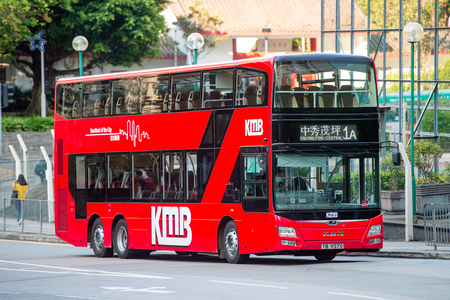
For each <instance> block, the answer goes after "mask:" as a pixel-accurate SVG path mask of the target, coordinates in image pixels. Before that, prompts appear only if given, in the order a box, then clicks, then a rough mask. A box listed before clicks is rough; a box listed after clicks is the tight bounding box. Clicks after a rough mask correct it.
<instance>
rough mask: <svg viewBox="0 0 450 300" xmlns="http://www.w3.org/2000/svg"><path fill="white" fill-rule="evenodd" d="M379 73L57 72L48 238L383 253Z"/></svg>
mask: <svg viewBox="0 0 450 300" xmlns="http://www.w3.org/2000/svg"><path fill="white" fill-rule="evenodd" d="M375 74H376V73H375V68H374V63H373V61H372V60H371V59H370V58H368V57H364V56H356V55H343V54H295V55H275V56H265V57H263V58H257V59H249V60H240V61H233V62H229V63H217V64H209V65H193V66H183V67H176V68H167V69H155V70H145V71H135V72H126V73H112V74H104V75H94V76H83V77H78V78H65V79H61V80H58V82H57V83H56V95H55V99H56V101H55V153H56V154H55V198H56V203H55V214H56V220H55V227H56V235H57V236H58V237H60V238H61V239H63V240H64V241H66V242H68V243H70V244H72V245H75V246H88V245H89V246H90V247H91V248H92V249H93V251H94V253H95V255H96V256H98V257H106V256H112V255H113V254H114V253H117V255H118V256H119V257H120V258H129V257H132V256H135V255H139V256H142V255H145V256H147V255H148V254H149V253H150V252H152V251H155V250H170V251H175V252H176V253H177V254H179V255H187V254H192V255H195V254H197V253H213V254H217V255H219V256H220V258H225V259H226V260H227V261H228V262H230V263H244V262H245V261H246V260H247V259H248V257H249V255H250V254H256V255H267V254H293V255H312V256H315V257H316V258H317V259H318V260H331V259H333V258H334V257H335V256H336V254H337V253H338V252H341V251H358V252H371V251H378V250H379V249H380V248H382V246H383V235H382V232H383V230H382V215H381V208H380V174H379V151H380V141H379V136H380V132H379V111H378V99H377V83H376V76H375Z"/></svg>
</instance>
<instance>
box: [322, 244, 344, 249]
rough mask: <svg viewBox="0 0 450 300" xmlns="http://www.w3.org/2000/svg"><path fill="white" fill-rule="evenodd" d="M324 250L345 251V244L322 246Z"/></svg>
mask: <svg viewBox="0 0 450 300" xmlns="http://www.w3.org/2000/svg"><path fill="white" fill-rule="evenodd" d="M321 248H322V249H344V244H343V243H339V244H322V247H321Z"/></svg>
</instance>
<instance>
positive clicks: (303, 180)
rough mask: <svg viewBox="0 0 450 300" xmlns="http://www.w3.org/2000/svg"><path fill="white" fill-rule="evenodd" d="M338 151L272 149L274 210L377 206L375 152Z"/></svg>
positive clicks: (376, 162) (342, 208) (378, 201)
mask: <svg viewBox="0 0 450 300" xmlns="http://www.w3.org/2000/svg"><path fill="white" fill-rule="evenodd" d="M338 152H340V151H336V153H333V151H330V152H329V153H324V154H323V155H322V154H317V153H315V154H309V153H304V154H303V155H302V154H301V153H296V152H282V153H275V154H274V155H273V159H274V160H275V161H274V165H275V166H276V168H275V169H274V172H273V187H274V188H273V190H274V191H273V192H274V193H273V194H274V207H275V210H277V211H287V210H288V211H292V210H297V211H305V210H308V211H311V210H326V209H333V210H348V209H352V210H353V209H364V208H371V209H373V208H380V200H379V198H378V193H376V191H377V190H378V188H379V187H378V184H379V183H378V180H376V178H378V174H377V172H378V171H377V170H378V158H377V156H376V155H375V156H367V155H366V154H364V155H358V154H354V155H346V154H344V153H342V154H340V153H338Z"/></svg>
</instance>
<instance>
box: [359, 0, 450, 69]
mask: <svg viewBox="0 0 450 300" xmlns="http://www.w3.org/2000/svg"><path fill="white" fill-rule="evenodd" d="M368 2H369V1H368V0H357V3H358V5H359V6H360V7H361V8H362V10H363V11H364V12H365V13H366V14H367V3H368ZM402 2H403V25H406V24H408V23H410V22H417V20H418V9H417V5H418V4H417V0H403V1H402ZM384 5H386V28H387V29H392V28H399V26H400V24H399V17H398V16H399V15H400V5H399V2H398V1H388V0H370V22H371V23H372V26H371V28H372V29H374V28H380V29H381V28H383V25H384V24H383V22H384V21H383V14H384ZM437 5H438V26H439V27H447V24H448V22H449V18H450V0H438V4H437ZM434 8H435V0H421V2H420V11H421V14H420V24H421V25H422V27H423V28H430V27H434V26H435V24H434V16H435V13H434ZM447 36H448V34H446V35H442V36H440V37H439V40H440V41H439V51H442V50H447V49H448V46H449V44H448V37H447ZM394 37H395V35H394ZM400 46H402V45H400ZM420 47H421V51H422V55H423V56H424V57H425V56H426V55H428V54H431V53H433V52H434V32H433V31H432V30H430V31H424V36H423V38H422V41H421V42H420ZM393 50H394V51H396V50H398V49H393ZM424 63H425V62H424Z"/></svg>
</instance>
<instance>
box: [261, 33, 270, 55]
mask: <svg viewBox="0 0 450 300" xmlns="http://www.w3.org/2000/svg"><path fill="white" fill-rule="evenodd" d="M271 31H272V30H271V29H270V28H263V29H262V32H263V34H264V52H265V55H267V50H268V48H269V45H268V38H269V33H270V32H271Z"/></svg>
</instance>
